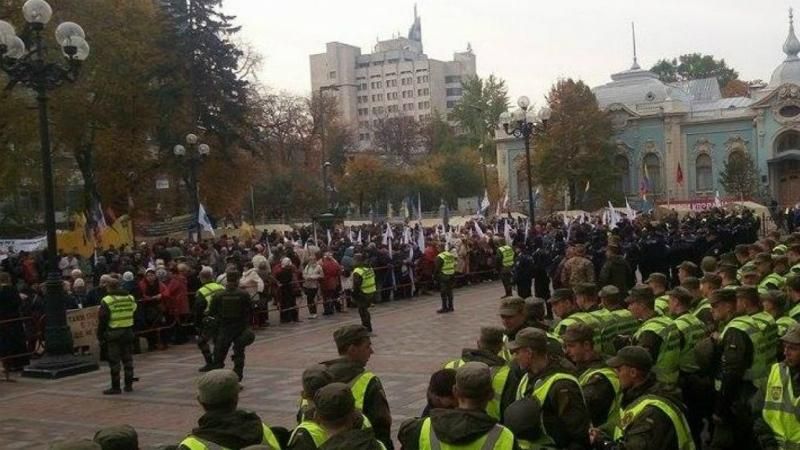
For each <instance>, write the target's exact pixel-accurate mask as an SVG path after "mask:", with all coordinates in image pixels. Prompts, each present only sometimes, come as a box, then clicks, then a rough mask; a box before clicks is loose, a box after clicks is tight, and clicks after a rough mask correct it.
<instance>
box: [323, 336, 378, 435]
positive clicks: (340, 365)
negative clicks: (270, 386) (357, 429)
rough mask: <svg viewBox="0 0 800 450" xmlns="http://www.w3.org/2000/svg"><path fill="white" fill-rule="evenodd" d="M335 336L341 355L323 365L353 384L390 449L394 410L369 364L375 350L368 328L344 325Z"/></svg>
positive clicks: (357, 399)
mask: <svg viewBox="0 0 800 450" xmlns="http://www.w3.org/2000/svg"><path fill="white" fill-rule="evenodd" d="M333 340H334V341H335V342H336V349H337V351H338V353H339V358H337V359H334V360H330V361H325V362H323V363H322V365H324V366H325V367H327V368H328V372H329V373H330V374H331V376H332V377H333V381H334V382H340V383H346V384H347V385H349V386H350V389H351V390H352V395H353V398H354V399H355V406H356V408H358V409H360V410H361V411H363V412H364V415H365V416H366V417H367V419H369V421H370V423H372V427H373V428H374V430H375V437H377V438H378V440H379V441H381V442H382V443H383V444H384V445H385V446H386V448H388V449H390V450H391V449H392V448H393V447H392V445H393V444H392V438H391V428H392V414H391V411H390V410H389V402H388V401H387V400H386V393H385V392H384V390H383V385H382V384H381V380H380V378H378V377H377V376H376V375H375V374H374V373H373V372H371V371H369V370H368V369H367V368H366V365H367V362H369V359H370V357H371V356H372V354H373V353H374V352H373V350H372V340H371V339H370V332H369V330H367V329H366V328H365V327H363V326H361V325H345V326H343V327H341V328H339V329H337V330H336V331H334V333H333ZM315 398H316V397H315ZM317 406H319V405H317Z"/></svg>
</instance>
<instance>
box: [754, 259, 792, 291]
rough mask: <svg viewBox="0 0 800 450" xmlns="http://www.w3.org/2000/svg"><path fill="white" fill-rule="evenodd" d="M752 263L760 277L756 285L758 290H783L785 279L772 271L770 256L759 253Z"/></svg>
mask: <svg viewBox="0 0 800 450" xmlns="http://www.w3.org/2000/svg"><path fill="white" fill-rule="evenodd" d="M753 261H754V262H755V265H756V270H757V271H758V274H759V275H760V276H761V280H760V281H759V283H758V287H759V289H762V290H773V289H775V290H777V289H783V285H784V284H785V283H786V279H785V278H784V277H782V276H781V275H779V274H777V273H775V272H774V271H773V269H774V265H773V263H772V255H770V254H769V253H759V254H758V255H756V257H755V258H754V259H753Z"/></svg>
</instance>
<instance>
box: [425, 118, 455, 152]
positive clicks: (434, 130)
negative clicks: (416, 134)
mask: <svg viewBox="0 0 800 450" xmlns="http://www.w3.org/2000/svg"><path fill="white" fill-rule="evenodd" d="M420 142H421V145H422V147H423V148H424V149H425V153H428V154H432V153H451V152H454V151H456V150H457V149H458V148H459V138H458V137H457V136H456V134H455V131H454V130H453V127H451V126H450V124H449V123H448V122H447V120H445V119H444V118H443V117H442V116H440V115H439V114H431V117H430V118H429V119H426V120H423V121H422V122H421V123H420Z"/></svg>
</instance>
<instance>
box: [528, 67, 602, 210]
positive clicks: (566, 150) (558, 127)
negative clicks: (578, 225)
mask: <svg viewBox="0 0 800 450" xmlns="http://www.w3.org/2000/svg"><path fill="white" fill-rule="evenodd" d="M547 102H548V104H549V106H550V109H551V111H552V114H551V119H550V120H549V122H548V123H547V129H546V132H545V133H543V134H540V135H539V137H538V138H537V139H536V140H535V142H534V143H533V153H534V155H533V159H534V163H533V170H534V172H535V174H536V181H538V182H539V183H541V184H542V185H544V186H545V187H546V188H548V189H551V190H559V189H560V190H561V192H563V191H564V189H566V190H567V191H568V192H569V197H570V199H571V205H570V208H571V209H574V208H576V207H583V208H588V207H592V206H598V205H601V204H603V203H605V202H606V201H608V200H609V199H613V198H612V197H613V195H612V191H613V186H614V179H615V175H616V174H615V169H614V166H613V164H611V161H612V157H613V155H614V147H613V145H612V144H611V137H612V133H613V131H612V127H611V121H610V119H609V117H608V115H607V114H606V113H605V112H603V111H601V110H600V108H599V107H598V104H597V99H596V98H595V96H594V94H593V93H592V91H591V89H590V88H589V86H587V85H586V84H584V83H583V81H580V80H578V81H575V80H573V79H571V78H568V79H564V80H559V81H558V82H557V83H556V84H555V85H554V86H553V87H552V88H551V89H550V93H549V94H548V95H547ZM587 182H589V185H590V190H589V191H588V192H585V186H586V183H587Z"/></svg>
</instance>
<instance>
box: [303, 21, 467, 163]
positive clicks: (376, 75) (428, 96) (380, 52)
mask: <svg viewBox="0 0 800 450" xmlns="http://www.w3.org/2000/svg"><path fill="white" fill-rule="evenodd" d="M309 59H310V66H311V89H312V91H313V92H314V93H319V92H320V88H324V87H326V86H338V90H337V91H328V92H326V93H325V95H335V96H336V98H337V99H338V103H339V110H340V111H341V114H342V115H343V118H344V120H345V121H346V122H347V123H350V124H352V126H353V128H354V129H356V130H357V134H356V136H357V138H358V143H359V148H360V149H370V148H371V147H372V146H371V142H372V138H373V129H374V127H375V126H376V125H377V123H378V121H379V120H381V119H384V118H388V117H399V116H412V117H414V118H415V119H417V120H424V119H427V118H429V117H430V116H431V115H432V114H435V113H438V114H440V115H441V116H444V117H446V116H447V114H448V113H449V112H450V111H451V110H452V109H453V106H455V104H456V102H458V100H460V99H461V80H462V79H464V78H465V77H468V76H474V75H475V74H476V72H475V54H474V53H473V52H472V48H471V46H469V45H467V50H466V51H464V52H456V53H455V54H454V55H453V60H452V61H439V60H436V59H430V58H428V55H426V54H425V53H424V52H423V50H422V25H421V21H420V17H419V16H418V15H417V10H416V7H414V24H413V25H412V26H411V28H410V29H409V32H408V37H395V38H393V39H389V40H385V41H378V43H377V44H376V45H375V47H374V49H373V51H372V53H367V54H362V53H361V49H360V48H359V47H355V46H353V45H348V44H342V43H340V42H329V43H327V44H326V51H325V53H319V54H316V55H311V56H310V57H309Z"/></svg>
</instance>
